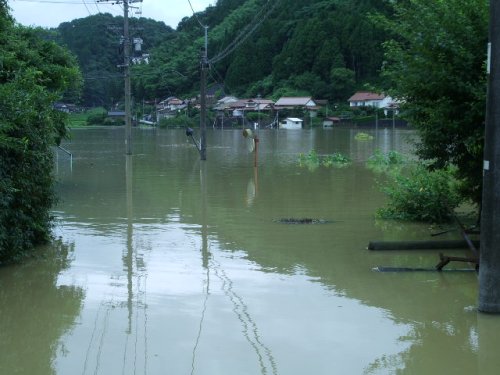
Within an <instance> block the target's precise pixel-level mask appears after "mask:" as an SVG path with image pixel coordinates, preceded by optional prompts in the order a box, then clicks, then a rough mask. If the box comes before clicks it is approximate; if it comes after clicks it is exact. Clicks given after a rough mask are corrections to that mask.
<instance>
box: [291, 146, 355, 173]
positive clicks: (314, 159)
mask: <svg viewBox="0 0 500 375" xmlns="http://www.w3.org/2000/svg"><path fill="white" fill-rule="evenodd" d="M350 162H351V160H350V159H349V158H348V157H347V156H345V155H343V154H341V153H339V152H335V153H333V154H330V155H325V156H320V155H318V153H317V152H316V150H314V149H313V150H311V151H309V153H307V154H303V153H300V154H299V165H300V166H301V167H307V168H308V169H309V170H315V169H317V168H318V167H319V166H320V165H323V166H324V167H332V166H337V167H343V166H346V165H347V164H349V163H350Z"/></svg>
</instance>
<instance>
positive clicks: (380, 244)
mask: <svg viewBox="0 0 500 375" xmlns="http://www.w3.org/2000/svg"><path fill="white" fill-rule="evenodd" d="M474 242H475V243H477V246H479V242H478V241H474ZM469 245H470V244H469V243H468V241H465V240H440V241H432V240H429V241H370V242H369V244H368V250H441V249H468V248H469Z"/></svg>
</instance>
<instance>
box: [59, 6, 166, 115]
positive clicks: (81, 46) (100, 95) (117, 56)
mask: <svg viewBox="0 0 500 375" xmlns="http://www.w3.org/2000/svg"><path fill="white" fill-rule="evenodd" d="M122 28H123V17H114V16H112V15H110V14H108V13H104V14H97V15H93V16H89V17H86V18H81V19H76V20H73V21H71V22H65V23H62V24H60V25H59V27H58V28H57V29H56V30H54V31H52V32H54V34H55V35H56V38H57V40H58V41H59V43H60V44H62V45H64V46H66V47H67V48H68V49H69V50H70V51H72V52H73V53H74V54H75V55H76V56H77V58H78V62H79V64H80V68H81V70H82V72H83V74H84V75H85V85H84V89H83V97H82V101H83V105H85V106H88V107H95V106H105V107H107V108H109V107H111V105H112V104H113V102H114V103H117V102H119V101H123V99H122V98H123V74H122V73H123V71H122V70H121V69H120V68H118V67H117V66H118V65H122V64H123V45H122V44H121V43H120V37H121V35H123V32H122ZM139 29H140V31H139ZM130 30H131V38H134V37H138V36H140V37H141V38H142V39H143V41H144V44H143V45H142V51H143V52H145V53H149V52H150V51H151V49H152V48H153V47H156V46H157V45H159V44H160V43H161V42H163V41H164V40H165V39H166V38H168V36H169V34H170V33H172V32H173V30H172V29H171V28H170V27H168V26H166V25H165V24H164V23H163V22H158V21H154V20H151V19H145V18H140V19H136V18H131V19H130ZM131 55H132V56H133V55H134V51H133V46H132V48H131Z"/></svg>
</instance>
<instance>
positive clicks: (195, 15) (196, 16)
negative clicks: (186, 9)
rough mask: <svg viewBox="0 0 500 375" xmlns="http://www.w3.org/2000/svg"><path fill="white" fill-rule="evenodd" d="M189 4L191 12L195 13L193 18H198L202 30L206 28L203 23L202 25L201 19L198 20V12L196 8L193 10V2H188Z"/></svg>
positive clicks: (197, 19)
mask: <svg viewBox="0 0 500 375" xmlns="http://www.w3.org/2000/svg"><path fill="white" fill-rule="evenodd" d="M188 3H189V6H190V7H191V10H192V11H193V16H194V17H195V18H196V21H198V23H199V24H200V26H201V27H202V28H205V27H206V25H204V24H203V23H201V21H200V19H199V18H198V15H197V14H196V12H195V11H194V8H193V4H191V0H188Z"/></svg>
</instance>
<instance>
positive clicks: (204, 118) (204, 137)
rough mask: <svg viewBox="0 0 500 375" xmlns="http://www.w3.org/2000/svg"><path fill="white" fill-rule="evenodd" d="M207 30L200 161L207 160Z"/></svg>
mask: <svg viewBox="0 0 500 375" xmlns="http://www.w3.org/2000/svg"><path fill="white" fill-rule="evenodd" d="M204 28H205V46H204V48H203V51H202V53H201V85H200V86H201V87H200V133H201V136H200V138H201V140H200V144H201V145H200V159H201V160H207V70H208V26H204Z"/></svg>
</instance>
